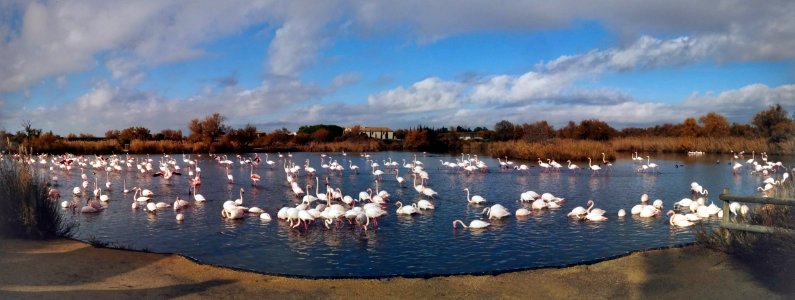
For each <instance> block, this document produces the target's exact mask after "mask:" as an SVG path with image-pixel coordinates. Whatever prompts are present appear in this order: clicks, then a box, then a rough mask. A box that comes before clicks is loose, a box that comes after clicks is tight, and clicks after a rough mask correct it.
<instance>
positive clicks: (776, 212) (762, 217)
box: [696, 180, 795, 295]
mask: <svg viewBox="0 0 795 300" xmlns="http://www.w3.org/2000/svg"><path fill="white" fill-rule="evenodd" d="M793 191H794V189H793V184H792V181H791V180H790V181H787V182H785V183H784V184H782V185H780V186H778V187H777V188H776V190H775V192H774V194H773V195H772V196H774V197H777V198H789V199H793V198H794V197H795V192H793ZM737 221H739V222H744V223H748V224H757V225H763V226H768V227H774V228H782V229H789V230H795V207H790V206H782V205H772V204H766V205H762V206H761V207H759V208H758V209H757V210H756V211H755V212H753V213H752V214H751V215H750V216H749V217H747V218H742V217H738V218H737ZM696 242H697V243H698V244H700V245H703V246H705V247H708V248H711V249H715V250H718V251H722V252H725V253H728V254H729V255H731V256H732V257H733V258H734V259H736V260H737V261H739V262H740V263H741V264H743V265H744V266H745V267H746V268H747V269H748V270H749V271H750V272H751V274H752V275H754V276H755V277H757V278H758V279H759V281H760V282H762V283H763V284H765V285H767V286H768V287H769V288H771V289H772V290H774V291H777V292H780V293H786V294H793V295H795V286H793V285H792V283H793V282H795V272H793V271H792V270H793V269H795V255H793V253H795V235H793V234H789V233H786V232H784V231H775V232H774V233H770V234H762V233H754V232H747V231H740V230H729V229H725V228H717V229H714V230H712V229H710V228H707V227H706V226H701V227H698V228H697V230H696Z"/></svg>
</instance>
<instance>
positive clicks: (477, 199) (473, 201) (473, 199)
mask: <svg viewBox="0 0 795 300" xmlns="http://www.w3.org/2000/svg"><path fill="white" fill-rule="evenodd" d="M464 191H466V192H467V202H468V203H470V204H481V203H484V202H486V199H485V198H483V197H481V196H479V195H475V196H472V197H471V198H470V197H469V188H464Z"/></svg>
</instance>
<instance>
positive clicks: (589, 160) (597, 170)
mask: <svg viewBox="0 0 795 300" xmlns="http://www.w3.org/2000/svg"><path fill="white" fill-rule="evenodd" d="M588 167H589V168H591V170H593V172H592V173H591V176H593V175H595V174H597V173H599V170H601V169H602V167H600V166H597V165H592V164H591V158H590V157H589V158H588Z"/></svg>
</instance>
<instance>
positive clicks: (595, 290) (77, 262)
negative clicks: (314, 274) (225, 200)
mask: <svg viewBox="0 0 795 300" xmlns="http://www.w3.org/2000/svg"><path fill="white" fill-rule="evenodd" d="M371 296H379V297H382V298H387V299H395V298H402V299H428V298H454V299H462V298H463V299H475V298H477V299H484V298H487V299H491V298H503V299H504V298H511V299H517V298H522V299H533V298H539V299H549V298H583V297H586V298H587V299H615V298H621V299H624V298H628V299H648V298H655V299H659V298H669V299H671V298H673V299H676V298H678V297H683V299H778V298H791V296H790V297H787V296H785V295H780V294H776V293H774V292H772V291H770V290H768V289H767V288H765V286H764V285H762V284H760V282H758V281H756V279H754V278H753V277H752V276H751V275H749V274H748V273H747V272H745V271H743V269H742V267H741V266H740V265H738V264H737V263H734V262H733V261H732V260H731V259H730V258H728V257H727V256H726V255H724V254H722V253H719V252H714V251H710V250H706V249H702V248H699V247H686V248H680V249H666V250H654V251H647V252H642V253H635V254H632V255H629V256H626V257H622V258H619V259H614V260H609V261H604V262H600V263H597V264H593V265H587V266H585V265H583V266H575V267H569V268H562V269H540V270H532V271H523V272H515V273H507V274H502V275H498V276H451V277H436V278H431V279H408V278H392V279H384V280H371V279H344V280H325V279H324V280H309V279H295V278H285V277H278V276H268V275H261V274H255V273H249V272H239V271H234V270H229V269H224V268H218V267H213V266H207V265H202V264H197V263H195V262H192V261H190V260H188V259H186V258H183V257H180V256H177V255H162V254H152V253H139V252H133V251H124V250H112V249H103V248H94V247H92V246H91V245H87V244H84V243H81V242H76V241H72V240H55V241H22V240H0V299H55V298H57V299H71V298H83V299H119V298H139V299H141V298H146V299H152V298H221V297H223V298H251V297H257V298H263V297H267V298H275V299H294V298H300V299H306V298H314V299H317V298H331V299H341V298H346V299H351V297H355V298H353V299H357V298H358V297H371Z"/></svg>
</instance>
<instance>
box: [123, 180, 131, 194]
mask: <svg viewBox="0 0 795 300" xmlns="http://www.w3.org/2000/svg"><path fill="white" fill-rule="evenodd" d="M123 182H124V183H123V187H122V189H123V192H124V193H125V194H127V193H129V192H130V190H128V189H127V178H124V181H123Z"/></svg>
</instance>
